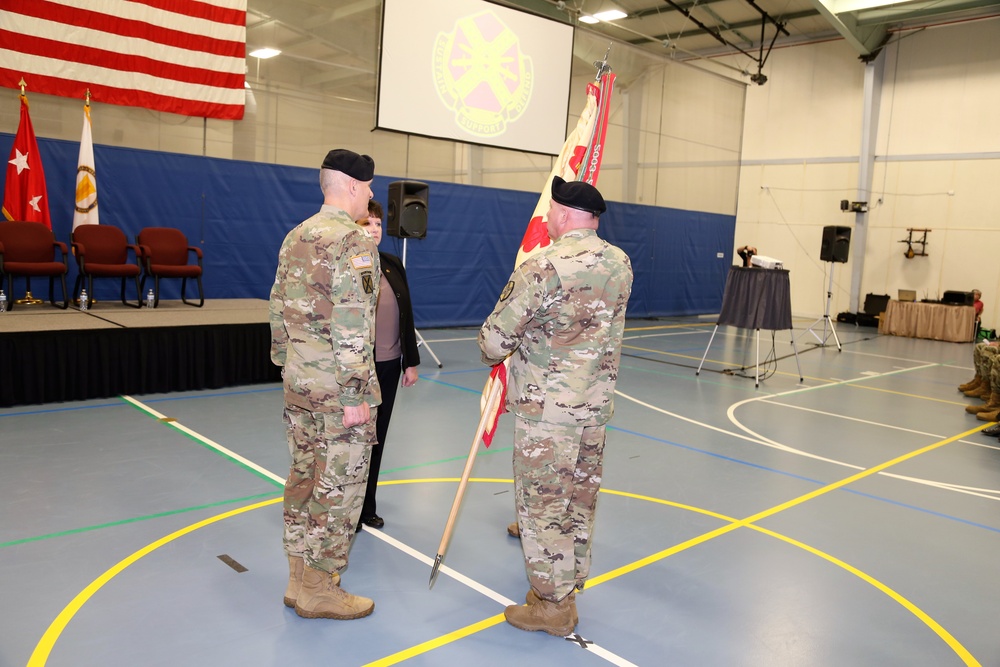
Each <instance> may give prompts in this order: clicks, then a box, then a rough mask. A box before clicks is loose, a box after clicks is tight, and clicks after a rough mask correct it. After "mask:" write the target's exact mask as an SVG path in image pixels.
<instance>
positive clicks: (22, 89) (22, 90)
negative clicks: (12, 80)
mask: <svg viewBox="0 0 1000 667" xmlns="http://www.w3.org/2000/svg"><path fill="white" fill-rule="evenodd" d="M17 85H19V86H21V94H22V95H24V89H25V88H27V87H28V84H26V83H25V82H24V77H23V76H22V77H21V82H20V83H18V84H17Z"/></svg>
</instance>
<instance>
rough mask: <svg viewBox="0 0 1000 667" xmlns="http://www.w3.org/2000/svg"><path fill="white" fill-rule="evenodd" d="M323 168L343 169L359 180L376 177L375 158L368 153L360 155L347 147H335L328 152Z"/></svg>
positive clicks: (368, 179)
mask: <svg viewBox="0 0 1000 667" xmlns="http://www.w3.org/2000/svg"><path fill="white" fill-rule="evenodd" d="M323 169H333V170H334V171H342V172H344V173H345V174H347V175H348V176H350V177H351V178H353V179H355V180H358V181H370V180H372V179H373V178H375V160H373V159H371V158H370V157H368V156H367V155H358V154H357V153H355V152H354V151H349V150H347V149H346V148H335V149H333V150H332V151H330V152H329V153H327V154H326V159H325V160H323Z"/></svg>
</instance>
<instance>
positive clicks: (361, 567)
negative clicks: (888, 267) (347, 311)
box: [0, 318, 1000, 667]
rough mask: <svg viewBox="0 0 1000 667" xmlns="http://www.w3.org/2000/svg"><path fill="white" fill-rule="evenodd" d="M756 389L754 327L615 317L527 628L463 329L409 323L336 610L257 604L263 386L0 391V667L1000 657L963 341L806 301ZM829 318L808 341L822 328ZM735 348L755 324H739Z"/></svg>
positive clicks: (987, 520)
mask: <svg viewBox="0 0 1000 667" xmlns="http://www.w3.org/2000/svg"><path fill="white" fill-rule="evenodd" d="M796 326H797V327H799V328H798V329H797V330H796V331H795V332H794V335H795V337H796V341H797V347H798V351H799V361H800V363H801V368H802V374H803V376H804V382H801V383H800V382H799V373H798V372H797V370H796V362H795V357H794V356H792V349H791V346H790V345H789V340H790V338H791V337H790V335H789V332H780V333H778V335H777V343H776V344H775V348H776V353H777V356H778V357H779V360H778V361H777V363H776V365H775V364H771V365H770V366H769V367H765V368H764V370H765V371H767V370H768V369H770V370H776V372H775V373H774V374H773V375H772V376H770V377H767V378H766V379H763V381H762V382H761V383H760V386H759V388H755V386H754V380H753V379H752V374H753V373H752V369H751V371H750V373H749V374H750V375H751V378H750V379H747V378H744V377H740V375H746V374H747V373H739V372H737V373H723V372H720V371H722V370H723V369H730V370H734V369H735V370H737V371H738V369H739V368H740V367H742V366H746V365H749V366H753V363H754V350H755V341H754V337H753V335H752V333H747V332H744V331H742V330H738V329H732V328H725V327H723V328H720V329H719V332H718V335H717V336H716V337H715V340H714V342H713V343H712V345H711V347H710V348H709V349H708V354H707V361H706V362H705V367H704V368H703V369H702V371H701V374H700V375H697V376H696V375H695V369H696V368H697V366H698V363H699V361H700V360H701V358H702V355H703V354H705V353H706V346H707V345H708V340H709V336H710V334H711V332H712V329H713V324H712V322H710V321H708V320H705V319H700V320H699V319H697V318H674V319H669V320H656V321H630V322H629V327H628V330H627V332H626V343H625V348H624V356H623V360H622V369H621V375H620V379H619V382H618V390H619V397H618V399H617V402H616V414H615V417H614V419H613V421H612V423H611V428H610V429H609V432H608V445H607V450H606V461H605V479H604V486H603V492H602V497H601V502H600V507H599V510H598V516H597V527H596V531H595V533H596V534H595V543H594V562H593V571H592V578H591V580H590V582H589V585H588V588H587V590H585V591H584V592H583V593H582V594H581V595H579V596H578V599H577V606H578V609H579V614H580V624H579V626H578V627H577V632H578V633H579V634H578V635H577V636H575V637H570V638H567V639H563V638H558V637H551V636H549V635H546V634H544V633H525V632H522V631H520V630H516V629H514V628H512V627H511V626H509V625H507V624H506V623H504V622H503V620H502V619H503V616H502V612H503V606H504V605H506V604H509V603H512V602H522V601H523V597H524V594H525V592H526V591H527V582H526V579H525V576H524V571H523V565H522V561H521V555H520V547H519V545H518V543H517V541H516V540H515V539H513V538H510V537H508V536H507V534H506V532H505V527H506V525H507V523H508V522H509V521H511V520H512V519H513V509H512V492H511V489H512V483H511V479H510V478H511V469H510V458H511V456H510V440H511V430H512V426H511V417H510V416H509V415H508V416H505V417H504V418H503V419H502V421H501V426H500V431H499V434H498V436H497V440H496V441H495V443H494V445H493V447H491V448H490V449H489V450H481V452H480V454H479V455H478V458H477V460H476V464H475V469H474V471H473V478H474V481H473V482H472V483H471V484H470V485H469V488H468V491H467V494H466V497H465V502H464V505H463V509H462V513H461V515H460V517H459V520H458V524H457V526H456V529H455V533H454V537H453V539H452V541H451V545H450V548H449V550H448V553H447V556H446V558H445V561H444V563H445V566H444V567H443V568H442V571H441V573H440V574H439V576H438V579H437V581H436V583H435V585H434V587H433V588H432V589H429V588H428V577H429V574H430V564H431V561H432V559H433V558H434V555H435V553H436V551H437V546H438V543H439V541H440V539H441V534H442V531H443V528H444V525H445V520H446V518H447V514H448V510H449V508H450V506H451V502H452V499H453V498H454V494H455V490H456V488H457V482H458V478H459V476H460V475H461V471H462V469H463V466H464V463H465V459H466V456H467V453H468V451H469V446H470V444H471V438H472V435H473V432H474V430H475V426H476V423H477V421H478V406H479V392H480V390H481V388H482V385H483V382H484V380H485V375H486V373H485V369H484V367H482V366H481V365H480V364H479V354H478V350H477V348H476V344H475V340H474V335H475V331H473V330H432V331H427V330H425V331H423V332H421V333H422V334H423V335H424V338H425V339H426V340H427V343H428V344H429V345H430V349H431V350H432V351H433V352H434V353H435V354H436V355H437V357H438V358H439V359H440V360H441V362H442V364H443V368H440V369H439V368H437V367H436V364H435V363H434V360H433V359H432V358H431V355H430V354H428V353H427V351H426V350H425V351H424V352H423V357H424V363H423V365H422V366H421V379H420V381H419V382H418V384H417V385H416V387H414V388H411V389H401V390H400V392H399V397H398V402H397V406H396V411H395V413H394V415H393V425H392V430H391V432H390V434H389V443H388V446H387V451H386V454H385V460H384V462H383V471H382V483H381V486H380V491H379V513H380V514H381V515H382V516H383V517H384V518H385V521H386V525H385V528H384V529H383V530H382V531H372V530H367V529H366V530H364V531H362V532H361V533H359V534H358V536H357V537H356V539H355V541H354V544H353V548H352V551H351V564H350V567H349V569H348V570H347V572H346V573H345V575H344V578H343V582H344V587H345V588H346V589H347V590H350V591H352V592H355V593H358V594H361V595H365V596H368V597H371V598H373V599H374V600H375V601H376V608H375V612H374V614H373V615H371V616H369V617H367V618H365V619H361V620H356V621H346V622H345V621H327V620H306V619H301V618H299V617H297V616H296V615H295V613H294V612H293V611H292V610H290V609H287V608H285V607H284V606H283V605H282V602H281V598H282V594H283V592H284V586H285V581H286V577H287V566H286V561H285V559H284V557H283V554H282V550H281V509H280V485H281V480H282V479H283V477H284V475H285V473H286V472H287V461H288V458H287V456H288V455H287V451H286V449H285V444H284V437H283V433H282V427H281V419H280V411H281V404H282V401H281V392H280V388H279V387H278V386H276V385H257V386H249V387H237V388H231V389H226V390H218V391H204V392H197V393H187V394H169V395H148V396H132V397H120V398H117V399H108V400H100V401H87V402H81V403H65V404H55V405H41V406H21V407H16V408H7V409H3V410H0V488H2V489H3V504H2V512H0V517H2V518H0V665H2V666H3V667H6V666H20V665H32V666H35V665H51V666H52V667H63V666H72V667H85V666H90V665H93V666H100V667H118V666H128V667H135V666H150V667H154V666H156V667H159V666H164V667H166V666H171V667H174V666H179V665H183V666H185V667H201V666H205V667H208V666H220V665H221V666H229V665H234V666H235V665H239V666H248V667H254V666H258V665H260V666H264V665H268V666H270V665H275V666H278V665H336V666H338V667H339V666H353V665H393V664H406V665H469V664H474V665H476V666H477V667H490V666H494V665H516V664H519V663H522V664H531V665H608V664H612V665H629V664H632V665H643V666H650V665H652V666H660V665H670V666H678V667H681V666H684V667H733V666H740V667H744V666H745V667H793V666H794V667H799V666H809V667H813V666H817V667H818V666H838V667H841V666H848V667H861V666H868V665H872V666H876V665H877V666H886V665H905V666H907V667H918V666H928V667H944V666H948V665H987V666H992V667H997V666H998V665H1000V638H998V637H1000V633H998V632H997V630H998V628H997V625H998V622H1000V576H998V573H997V559H998V557H1000V505H998V503H1000V443H998V441H997V440H996V439H995V438H988V437H986V436H983V435H982V434H980V433H978V432H977V431H978V429H980V428H982V427H984V426H986V424H985V423H984V422H980V421H977V420H976V419H975V417H974V416H971V415H968V414H966V413H965V411H964V410H963V407H964V406H966V405H968V404H969V403H970V402H971V399H968V398H966V397H964V396H963V395H961V394H960V393H958V392H957V391H956V386H957V385H958V384H960V383H962V382H965V381H966V380H968V379H970V378H971V377H972V370H971V356H972V355H971V351H972V345H971V344H955V343H943V342H934V341H927V340H916V339H909V338H896V337H886V336H881V337H880V336H878V335H877V334H876V332H875V330H874V329H868V328H855V327H854V326H848V325H838V333H839V335H840V339H841V341H842V342H843V344H844V345H843V351H842V352H838V351H837V348H836V347H835V346H833V345H830V346H827V347H816V346H814V345H812V344H811V343H815V342H816V340H815V338H814V337H813V336H812V335H810V333H809V332H808V331H807V330H806V327H807V326H808V324H807V323H801V322H797V323H796ZM830 342H831V343H832V340H831V341H830ZM760 344H761V349H762V352H761V356H762V357H763V356H764V355H765V352H764V350H765V349H766V350H770V349H771V335H770V333H766V332H762V334H761V341H760Z"/></svg>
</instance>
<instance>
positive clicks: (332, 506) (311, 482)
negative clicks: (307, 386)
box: [284, 405, 375, 572]
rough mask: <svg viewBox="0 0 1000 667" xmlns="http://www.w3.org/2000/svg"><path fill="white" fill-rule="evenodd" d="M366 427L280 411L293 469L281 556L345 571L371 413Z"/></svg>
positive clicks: (336, 416) (337, 416) (370, 437)
mask: <svg viewBox="0 0 1000 667" xmlns="http://www.w3.org/2000/svg"><path fill="white" fill-rule="evenodd" d="M372 411H373V415H372V419H371V420H369V422H368V423H367V424H362V425H361V426H355V427H353V428H350V429H344V415H343V413H341V412H335V413H322V412H309V411H308V410H303V409H301V408H297V407H294V406H290V405H286V406H285V433H286V436H287V439H288V449H289V452H290V453H291V455H292V465H291V468H290V470H289V472H288V479H287V480H285V504H284V510H285V511H284V515H285V535H284V545H285V551H286V552H287V553H288V554H290V555H302V556H303V557H304V558H305V559H306V564H307V565H309V566H310V567H313V568H316V569H318V570H324V571H326V572H340V571H341V570H343V569H344V568H345V567H347V551H348V549H349V547H350V543H351V538H352V537H353V536H354V530H355V528H356V527H357V524H358V520H359V519H360V517H361V506H362V504H363V503H364V499H365V484H366V482H367V480H368V461H369V456H370V454H371V447H372V444H373V443H374V442H375V419H374V408H373V409H372Z"/></svg>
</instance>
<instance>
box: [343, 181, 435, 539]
mask: <svg viewBox="0 0 1000 667" xmlns="http://www.w3.org/2000/svg"><path fill="white" fill-rule="evenodd" d="M358 224H359V225H360V226H362V227H364V228H365V230H366V231H367V232H368V234H369V235H370V236H371V237H372V238H373V239H375V245H378V244H379V242H381V240H382V205H381V204H379V203H378V202H377V201H374V200H372V201H370V202H368V217H367V218H365V219H362V220H358ZM378 256H379V262H380V264H381V265H382V277H381V286H380V288H379V297H378V306H377V308H376V311H375V374H376V375H377V376H378V383H379V385H380V386H381V387H382V404H381V405H380V406H379V407H378V413H377V415H376V418H375V436H376V438H377V439H378V444H377V445H376V446H375V447H372V454H371V463H370V464H369V466H368V487H367V489H366V490H365V504H364V506H363V507H362V508H361V519H360V521H359V522H358V529H360V528H361V526H362V525H364V526H369V527H371V528H381V527H382V526H384V525H385V521H384V520H383V519H382V517H380V516H379V515H378V514H377V513H376V511H375V510H376V507H375V491H376V488H377V487H376V485H377V484H378V474H379V469H380V468H381V467H382V452H383V451H384V450H385V436H386V434H387V433H388V432H389V420H390V419H391V418H392V406H393V404H394V403H395V402H396V388H397V387H398V386H399V378H400V375H402V377H403V386H404V387H412V386H413V385H414V384H416V382H417V366H418V365H420V353H419V352H418V351H417V331H416V329H415V328H414V326H413V305H412V304H411V302H410V287H409V285H407V283H406V269H404V268H403V262H401V261H400V259H399V257H396V256H395V255H390V254H388V253H384V252H379V254H378Z"/></svg>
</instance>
